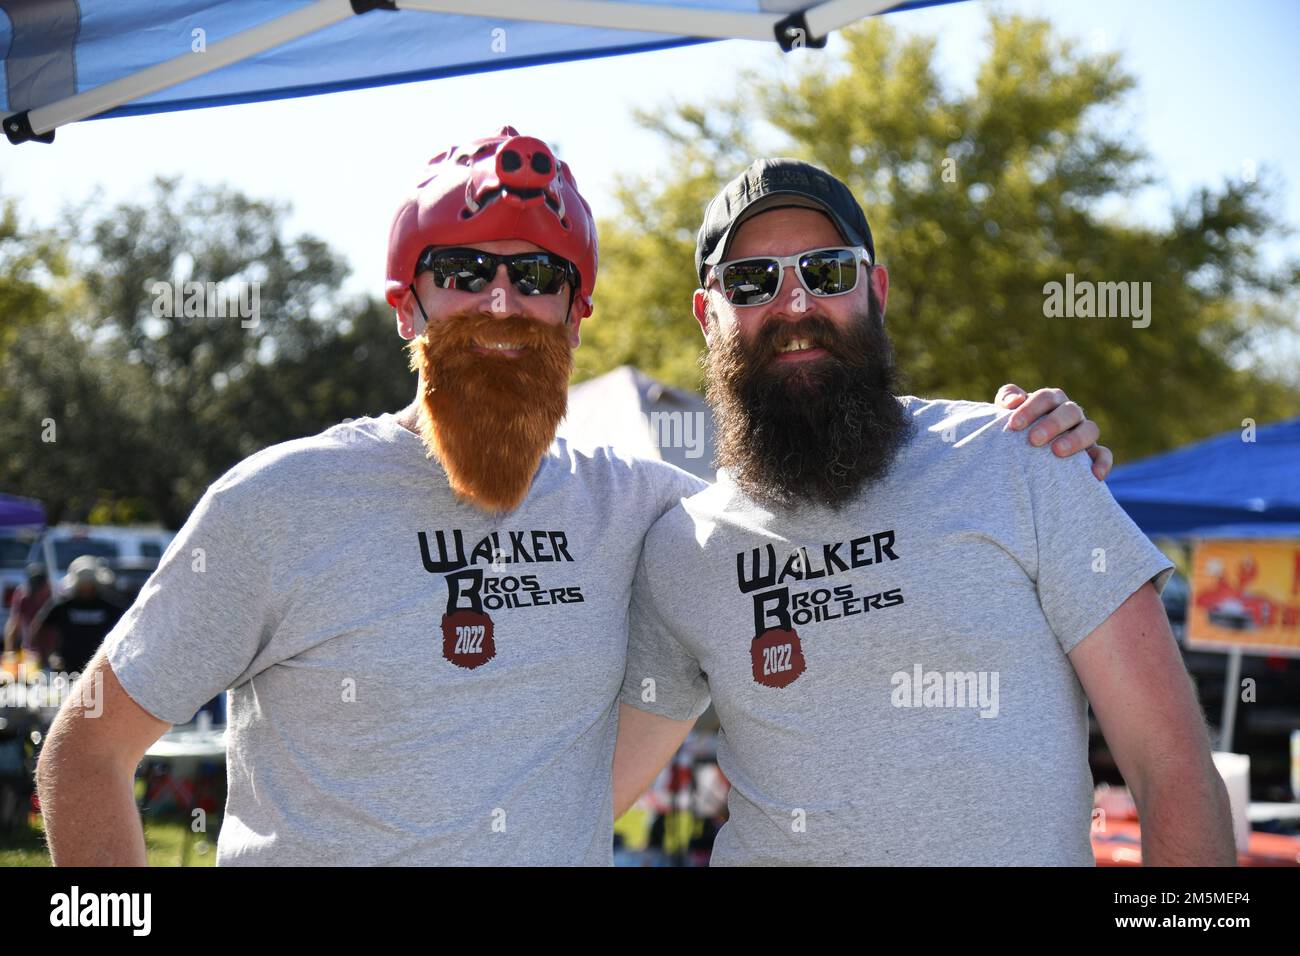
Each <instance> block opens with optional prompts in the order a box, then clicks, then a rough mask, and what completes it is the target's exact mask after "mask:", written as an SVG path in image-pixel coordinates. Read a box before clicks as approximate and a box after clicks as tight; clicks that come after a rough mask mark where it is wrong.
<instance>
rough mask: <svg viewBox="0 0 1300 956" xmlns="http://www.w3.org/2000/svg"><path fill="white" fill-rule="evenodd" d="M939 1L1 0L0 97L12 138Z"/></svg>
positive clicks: (811, 40)
mask: <svg viewBox="0 0 1300 956" xmlns="http://www.w3.org/2000/svg"><path fill="white" fill-rule="evenodd" d="M951 2H958V0H910V2H900V0H825V2H820V3H809V2H807V0H643V2H638V3H625V2H622V0H224V2H221V3H213V2H212V0H0V14H3V16H0V51H5V55H4V67H5V73H4V81H5V82H4V89H3V90H0V100H2V101H3V102H2V103H0V110H2V112H3V114H4V119H3V125H4V130H5V133H6V135H7V136H8V137H9V139H10V141H11V142H14V143H19V142H26V141H29V140H40V141H43V142H49V141H50V139H51V138H52V136H53V132H54V130H55V129H57V128H58V127H60V126H63V125H65V124H67V123H72V122H76V121H78V120H82V119H88V118H99V117H109V116H126V115H133V114H139V113H152V112H162V111H166V110H178V109H189V108H192V107H199V106H219V105H225V104H230V103H243V102H251V101H254V100H267V99H277V98H282V97H291V96H306V95H310V94H314V93H328V92H333V91H336V90H348V89H358V88H361V87H368V86H383V85H385V84H390V83H404V82H410V81H414V80H427V79H433V78H436V77H442V76H454V75H458V74H466V73H476V72H485V71H489V70H501V69H509V68H511V67H519V66H532V65H536V64H540V63H553V62H558V61H561V60H575V59H582V58H586V57H598V56H613V55H617V54H620V53H633V52H639V51H643V50H654V49H659V48H664V47H671V46H681V45H685V44H690V43H702V42H708V41H710V40H723V39H751V40H766V41H768V42H772V43H779V44H780V45H781V46H782V48H784V49H792V48H794V47H817V46H822V45H824V44H825V38H826V36H827V35H828V34H829V33H831V32H832V31H833V30H838V29H840V28H841V27H844V26H847V25H848V24H850V23H853V22H854V21H856V20H859V19H861V18H863V17H867V16H873V15H875V14H879V13H883V12H886V11H893V10H903V9H909V8H914V7H926V6H934V5H937V4H943V3H951ZM343 121H344V122H347V121H348V120H347V118H344V120H343ZM353 121H354V122H355V123H357V125H358V127H359V128H361V127H363V126H364V123H365V119H364V117H356V118H354V119H353Z"/></svg>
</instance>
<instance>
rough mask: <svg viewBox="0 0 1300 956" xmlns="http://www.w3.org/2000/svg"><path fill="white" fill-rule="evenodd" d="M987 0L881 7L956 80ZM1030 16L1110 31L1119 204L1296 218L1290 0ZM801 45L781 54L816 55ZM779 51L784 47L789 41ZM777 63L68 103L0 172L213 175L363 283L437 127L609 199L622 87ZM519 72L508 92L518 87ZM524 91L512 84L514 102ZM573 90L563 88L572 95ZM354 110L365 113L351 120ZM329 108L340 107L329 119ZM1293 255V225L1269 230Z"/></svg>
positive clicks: (653, 145)
mask: <svg viewBox="0 0 1300 956" xmlns="http://www.w3.org/2000/svg"><path fill="white" fill-rule="evenodd" d="M989 6H990V5H989V4H988V3H986V2H983V0H980V2H969V3H964V4H959V5H956V6H944V7H937V8H930V9H926V10H919V11H912V12H908V13H903V14H895V15H891V17H890V19H891V21H892V22H893V23H894V24H896V25H898V26H900V27H902V28H904V29H907V30H914V31H918V32H922V33H927V34H933V35H936V36H938V37H939V38H940V47H939V50H940V58H941V63H942V67H943V69H944V70H945V72H946V73H947V75H948V77H949V78H950V79H951V80H952V82H954V83H959V84H964V83H968V82H969V80H970V78H971V76H973V73H974V69H975V66H976V64H977V63H978V62H979V60H980V58H981V56H982V50H983V45H984V42H985V36H984V34H985V29H984V28H985V18H986V15H987V10H988V9H989ZM994 6H995V7H996V8H997V9H1000V10H1004V11H1008V12H1021V13H1030V14H1035V15H1041V16H1045V17H1047V18H1048V19H1050V20H1052V21H1053V22H1054V23H1055V24H1057V26H1058V27H1059V29H1060V30H1061V31H1062V32H1064V33H1066V34H1068V35H1071V36H1074V37H1075V38H1077V39H1078V40H1079V41H1080V42H1082V43H1083V44H1085V45H1086V46H1087V47H1089V48H1096V49H1106V50H1119V51H1121V52H1122V53H1123V54H1124V62H1125V65H1126V67H1127V68H1128V69H1129V70H1130V71H1131V72H1133V73H1134V74H1135V75H1136V76H1137V78H1138V82H1139V88H1138V90H1137V91H1136V93H1135V94H1134V95H1133V99H1132V101H1131V106H1132V108H1133V111H1134V112H1133V120H1132V121H1131V127H1132V128H1133V129H1134V130H1135V131H1136V132H1137V133H1138V134H1139V135H1140V137H1141V138H1142V140H1143V142H1144V144H1145V146H1146V147H1147V148H1148V150H1149V151H1150V152H1151V153H1152V155H1153V158H1154V161H1155V169H1156V170H1157V172H1158V173H1160V174H1161V175H1162V176H1163V177H1164V179H1165V183H1164V184H1162V185H1161V186H1160V187H1158V188H1156V189H1154V190H1152V191H1151V192H1150V193H1149V194H1148V195H1147V196H1145V197H1143V200H1142V201H1141V202H1139V203H1137V204H1135V206H1134V208H1133V210H1132V212H1131V214H1132V215H1135V216H1138V217H1148V218H1149V217H1157V216H1159V215H1160V212H1161V210H1162V209H1164V208H1166V207H1167V206H1168V204H1169V201H1170V200H1171V199H1172V198H1174V197H1181V196H1185V195H1186V194H1187V192H1188V191H1189V190H1190V189H1193V188H1195V187H1196V186H1199V185H1217V184H1220V183H1222V181H1223V180H1224V179H1225V178H1226V177H1237V176H1240V175H1242V173H1243V171H1246V170H1249V169H1252V168H1253V169H1255V170H1263V169H1269V170H1270V171H1271V172H1272V174H1273V179H1274V181H1278V180H1280V181H1282V182H1283V183H1284V184H1285V189H1284V191H1283V192H1281V193H1280V195H1279V197H1278V202H1279V205H1280V211H1281V212H1282V214H1283V215H1284V217H1285V218H1286V219H1287V220H1288V221H1289V223H1290V224H1291V225H1292V226H1293V227H1300V122H1298V121H1297V119H1296V116H1297V110H1296V106H1295V101H1294V91H1295V90H1296V89H1297V87H1300V58H1297V57H1296V55H1295V51H1294V48H1293V45H1294V41H1295V39H1296V38H1297V37H1300V3H1297V2H1295V0H1233V2H1231V3H1227V2H1223V0H1217V2H1210V0H1141V2H1135V0H1000V2H998V3H996V4H994ZM818 55H819V54H818V52H817V51H805V52H800V53H796V54H793V55H792V57H793V59H795V60H797V59H806V58H810V57H816V56H818ZM791 62H792V61H791ZM764 64H766V65H769V66H771V67H772V68H775V69H783V68H785V66H784V63H783V61H782V59H781V57H780V56H779V54H777V53H776V52H774V48H773V47H772V46H771V45H770V44H764V43H757V42H752V41H729V42H726V43H719V44H705V45H701V46H694V47H687V48H683V49H677V50H666V51H660V52H654V53H645V54H638V55H635V56H625V57H618V58H613V59H602V60H595V61H585V62H577V63H568V64H556V65H551V66H542V67H533V68H530V69H527V70H517V71H510V72H505V73H496V74H483V75H477V76H471V77H463V78H454V79H448V80H437V81H431V82H425V83H417V84H408V85H404V86H391V87H384V88H381V89H377V90H363V91H357V92H351V93H339V94H330V95H327V96H317V97H307V98H303V99H297V100H281V101H276V102H272V103H260V104H251V105H242V106H233V107H221V108H217V109H206V110H192V111H187V112H181V113H171V114H162V115H155V116H145V117H131V118H121V119H113V120H105V121H95V122H83V123H78V124H75V125H73V126H71V127H67V128H64V129H62V130H60V131H59V133H58V137H57V139H56V141H55V143H54V145H53V146H44V145H41V144H30V143H29V144H25V145H23V146H20V147H13V146H10V145H8V144H7V143H6V144H0V192H2V193H3V194H4V195H6V196H15V197H18V198H20V200H21V211H22V215H23V216H24V217H25V219H26V220H27V221H29V222H30V221H35V222H39V223H46V222H51V221H53V219H54V217H55V215H56V213H57V211H58V209H59V208H60V206H61V205H62V204H63V203H64V202H66V201H75V200H81V199H84V198H85V197H86V196H88V195H90V194H91V193H92V191H94V190H96V189H101V190H102V191H103V193H104V195H105V196H106V197H108V198H109V199H119V198H127V197H131V196H134V195H138V194H139V193H140V191H141V190H142V188H143V187H144V186H145V185H146V184H147V183H148V181H149V179H150V178H151V177H152V176H153V175H155V174H160V173H161V174H183V175H185V176H186V177H188V178H190V179H193V180H203V181H209V182H216V181H225V182H227V183H230V184H231V185H233V186H235V187H237V188H239V189H241V190H244V191H245V192H247V193H250V194H252V195H256V196H260V197H265V198H276V199H280V200H284V201H287V202H289V203H291V204H292V205H293V207H294V210H295V211H294V214H293V216H292V218H291V220H290V225H291V228H292V229H293V230H294V231H310V232H312V233H315V234H317V235H319V236H321V237H322V238H324V239H325V240H327V241H328V242H329V243H330V244H331V245H333V246H334V247H335V248H337V249H339V250H340V251H341V252H342V253H343V254H344V255H346V256H347V258H348V259H349V261H350V262H351V264H352V266H353V269H354V272H353V275H352V277H351V279H350V280H349V288H351V289H352V290H355V291H370V292H372V293H374V294H375V295H381V294H382V283H383V268H384V246H385V242H386V239H387V231H388V223H389V219H390V217H391V214H392V210H393V208H394V206H395V205H396V203H397V201H398V199H399V197H400V196H401V194H402V193H403V191H404V190H405V189H406V188H407V187H408V186H409V184H410V183H411V182H412V181H413V177H414V174H415V172H416V171H417V170H418V168H419V167H420V165H421V164H422V163H423V162H424V161H425V160H426V159H427V158H428V157H429V156H431V155H432V154H433V153H435V152H437V151H438V150H439V149H441V148H442V147H443V146H444V145H446V144H448V143H452V142H456V141H459V140H464V139H470V138H474V137H476V136H478V135H482V134H483V132H484V131H490V130H494V129H495V128H497V127H499V126H500V125H502V124H504V123H510V124H513V125H515V126H516V127H518V128H519V129H520V131H521V132H525V133H530V134H532V135H537V136H541V137H542V138H544V139H547V140H548V141H550V142H551V143H552V144H554V145H556V146H557V148H558V150H559V152H560V154H561V156H562V157H563V158H565V159H566V160H567V161H568V162H569V163H570V165H571V166H572V167H573V169H574V172H575V174H576V176H577V179H578V182H579V185H580V186H581V188H582V190H583V192H584V194H585V195H587V196H588V198H589V200H590V201H591V203H592V205H593V207H594V208H595V211H596V213H597V215H602V214H608V213H612V212H613V211H614V210H613V206H612V202H611V198H610V197H611V195H612V190H613V187H614V184H615V180H614V176H615V174H616V173H617V172H620V171H623V172H637V171H645V170H651V169H655V168H659V167H661V166H663V165H664V164H667V163H668V162H671V156H670V155H668V154H667V152H666V151H665V150H664V148H663V147H662V145H661V144H660V143H659V142H658V141H657V140H656V139H654V138H652V137H649V136H647V135H645V134H643V133H641V132H640V131H639V130H637V129H636V128H635V127H634V126H633V124H632V119H631V114H632V109H633V107H638V106H640V107H649V106H654V105H656V104H660V103H663V102H665V101H668V100H671V99H676V100H686V101H696V102H699V101H702V100H703V99H704V96H705V94H706V93H707V91H709V90H714V89H726V88H729V87H730V86H731V85H732V83H733V82H734V78H735V76H736V74H737V73H738V72H739V71H740V70H742V69H744V68H746V67H754V66H762V65H764ZM521 89H522V90H526V91H529V92H536V93H537V94H538V95H535V96H531V97H529V96H521V95H520V91H521ZM530 99H531V102H530ZM575 107H576V108H575ZM357 117H366V118H367V119H366V120H365V125H366V127H367V128H365V129H362V130H361V131H360V135H358V132H359V131H358V129H357V125H356V118H357ZM345 118H347V119H348V120H349V122H347V123H345V122H344V119H345ZM1272 252H1273V254H1274V255H1280V254H1281V253H1282V252H1287V253H1290V254H1293V255H1300V241H1297V240H1295V239H1293V240H1291V241H1289V242H1288V243H1286V244H1285V246H1278V247H1276V248H1274V249H1273V250H1272Z"/></svg>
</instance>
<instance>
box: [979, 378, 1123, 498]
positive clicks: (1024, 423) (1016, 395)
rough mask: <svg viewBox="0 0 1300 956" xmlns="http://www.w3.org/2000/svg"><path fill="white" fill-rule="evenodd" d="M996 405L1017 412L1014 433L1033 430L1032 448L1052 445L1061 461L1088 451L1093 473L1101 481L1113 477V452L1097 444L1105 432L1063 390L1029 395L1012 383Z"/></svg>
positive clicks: (1013, 418) (996, 398)
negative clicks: (1026, 429)
mask: <svg viewBox="0 0 1300 956" xmlns="http://www.w3.org/2000/svg"><path fill="white" fill-rule="evenodd" d="M993 403H994V404H995V405H1000V406H1002V407H1003V408H1013V409H1015V413H1014V414H1013V415H1012V416H1011V420H1010V423H1009V425H1010V427H1011V429H1012V430H1013V431H1021V430H1023V429H1025V428H1029V443H1030V444H1031V445H1038V446H1042V445H1046V444H1047V443H1048V442H1051V443H1052V451H1053V452H1054V453H1055V454H1056V456H1057V457H1058V458H1069V457H1070V456H1071V455H1075V454H1078V453H1079V452H1081V451H1086V452H1087V453H1088V457H1089V458H1091V459H1092V473H1093V474H1094V475H1096V476H1097V479H1098V480H1099V481H1105V480H1106V476H1107V475H1109V474H1110V469H1111V465H1112V464H1113V458H1112V456H1111V453H1110V449H1109V448H1107V447H1106V446H1105V445H1098V444H1097V439H1099V438H1100V437H1101V429H1100V428H1098V427H1097V423H1096V422H1094V421H1092V420H1091V419H1090V418H1088V417H1087V415H1085V414H1084V411H1083V409H1082V408H1080V407H1079V405H1078V404H1077V403H1075V402H1072V401H1070V396H1068V395H1066V394H1065V392H1064V391H1062V390H1061V389H1059V388H1040V389H1039V390H1038V391H1036V392H1034V393H1033V394H1029V393H1027V392H1026V391H1025V390H1024V389H1023V388H1021V387H1020V386H1019V385H1012V384H1010V383H1008V384H1006V385H1003V386H1002V387H1001V388H1000V389H998V393H997V395H996V396H994V399H993ZM1031 426H1032V427H1031Z"/></svg>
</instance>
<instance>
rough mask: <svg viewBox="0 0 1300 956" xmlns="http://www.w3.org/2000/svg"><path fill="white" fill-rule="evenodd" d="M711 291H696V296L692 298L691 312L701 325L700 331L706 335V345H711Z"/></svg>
mask: <svg viewBox="0 0 1300 956" xmlns="http://www.w3.org/2000/svg"><path fill="white" fill-rule="evenodd" d="M708 305H709V291H708V290H707V289H696V290H695V294H694V295H693V296H691V312H693V313H694V314H695V321H696V322H698V323H700V331H701V332H703V333H704V344H705V345H708V344H709V333H710V332H711V331H712V330H711V329H710V328H709V310H708Z"/></svg>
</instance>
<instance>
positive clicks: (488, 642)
mask: <svg viewBox="0 0 1300 956" xmlns="http://www.w3.org/2000/svg"><path fill="white" fill-rule="evenodd" d="M442 656H443V657H445V658H447V660H449V661H451V662H452V663H453V664H455V665H456V666H457V667H465V668H469V669H470V670H473V669H474V668H475V667H481V666H482V665H484V664H486V663H487V662H488V661H490V660H492V658H494V657H496V656H497V646H496V642H495V641H493V639H492V618H490V617H488V616H487V615H486V614H483V613H481V612H479V611H456V612H455V613H453V614H444V615H443V616H442Z"/></svg>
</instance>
